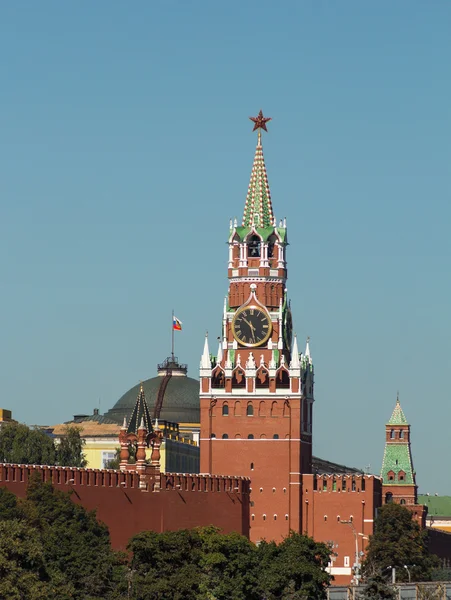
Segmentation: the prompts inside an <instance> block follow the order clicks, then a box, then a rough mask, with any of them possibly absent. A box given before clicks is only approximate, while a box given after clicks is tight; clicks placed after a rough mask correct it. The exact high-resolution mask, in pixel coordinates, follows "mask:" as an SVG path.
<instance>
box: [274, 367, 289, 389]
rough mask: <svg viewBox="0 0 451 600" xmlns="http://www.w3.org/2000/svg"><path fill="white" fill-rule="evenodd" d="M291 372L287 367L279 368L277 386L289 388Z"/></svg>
mask: <svg viewBox="0 0 451 600" xmlns="http://www.w3.org/2000/svg"><path fill="white" fill-rule="evenodd" d="M289 387H290V374H289V373H288V371H287V370H286V369H279V370H278V371H277V373H276V388H289Z"/></svg>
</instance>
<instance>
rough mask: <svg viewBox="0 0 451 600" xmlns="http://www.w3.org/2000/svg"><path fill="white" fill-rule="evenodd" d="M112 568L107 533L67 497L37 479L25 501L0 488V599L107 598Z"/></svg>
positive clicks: (92, 515)
mask: <svg viewBox="0 0 451 600" xmlns="http://www.w3.org/2000/svg"><path fill="white" fill-rule="evenodd" d="M5 532H8V534H6V533H5ZM116 567H117V560H116V555H115V553H113V551H112V550H111V547H110V540H109V533H108V530H107V528H106V527H105V525H103V524H101V523H99V522H98V521H97V519H96V515H95V513H94V512H88V511H86V510H85V509H84V508H83V507H82V506H80V505H79V504H76V503H74V502H72V500H71V494H70V493H64V492H60V491H58V490H55V489H54V488H53V487H52V485H51V484H50V483H43V482H42V481H41V478H40V476H39V474H38V473H35V474H34V476H32V477H31V478H30V481H29V485H28V489H27V497H26V499H24V500H18V499H17V498H16V497H15V496H14V495H13V494H11V493H10V492H9V491H8V490H6V489H4V488H0V598H21V599H22V598H36V599H40V598H49V599H52V600H53V599H54V600H69V599H74V598H75V599H79V600H88V599H100V598H108V597H109V594H110V592H111V590H112V582H113V581H114V577H113V576H115V575H116V572H115V570H114V569H115V568H116ZM2 585H4V586H10V588H11V590H12V591H11V594H4V593H2V590H4V589H6V587H2Z"/></svg>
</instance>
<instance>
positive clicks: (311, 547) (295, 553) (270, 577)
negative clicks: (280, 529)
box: [258, 532, 331, 600]
mask: <svg viewBox="0 0 451 600" xmlns="http://www.w3.org/2000/svg"><path fill="white" fill-rule="evenodd" d="M258 551H259V555H260V556H259V558H260V568H259V581H260V588H261V591H262V595H261V596H260V597H261V598H265V599H266V600H276V599H278V598H287V599H290V600H298V599H299V600H300V599H301V598H302V599H310V598H317V599H318V600H319V599H321V598H326V588H327V587H328V585H329V584H330V581H331V577H330V575H329V574H328V573H327V572H326V571H325V568H326V567H327V564H328V562H329V560H330V549H329V548H328V547H327V546H326V545H325V544H322V543H318V542H315V541H314V540H313V539H312V538H310V537H307V536H305V535H301V534H298V533H294V532H292V533H291V534H290V535H289V536H288V537H287V538H285V539H284V541H283V542H282V543H281V544H279V545H276V544H275V543H274V542H271V543H269V544H268V543H266V542H262V543H261V544H260V546H259V548H258Z"/></svg>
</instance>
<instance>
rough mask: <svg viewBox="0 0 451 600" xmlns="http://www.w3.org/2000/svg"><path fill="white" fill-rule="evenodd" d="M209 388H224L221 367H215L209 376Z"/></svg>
mask: <svg viewBox="0 0 451 600" xmlns="http://www.w3.org/2000/svg"><path fill="white" fill-rule="evenodd" d="M211 387H212V388H223V387H225V376H224V371H223V370H222V369H221V367H217V368H216V369H215V370H214V371H213V373H212V376H211Z"/></svg>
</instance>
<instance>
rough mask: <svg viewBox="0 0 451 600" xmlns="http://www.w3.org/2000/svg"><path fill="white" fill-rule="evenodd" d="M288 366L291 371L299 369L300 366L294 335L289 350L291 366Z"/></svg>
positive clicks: (296, 341) (296, 339)
mask: <svg viewBox="0 0 451 600" xmlns="http://www.w3.org/2000/svg"><path fill="white" fill-rule="evenodd" d="M290 366H291V368H292V369H299V368H300V366H301V363H300V361H299V349H298V338H297V336H296V335H295V336H294V341H293V349H292V350H291V365H290Z"/></svg>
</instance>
